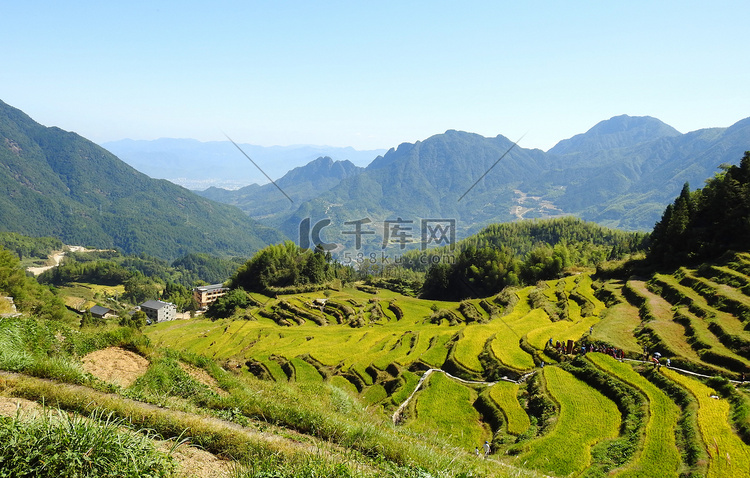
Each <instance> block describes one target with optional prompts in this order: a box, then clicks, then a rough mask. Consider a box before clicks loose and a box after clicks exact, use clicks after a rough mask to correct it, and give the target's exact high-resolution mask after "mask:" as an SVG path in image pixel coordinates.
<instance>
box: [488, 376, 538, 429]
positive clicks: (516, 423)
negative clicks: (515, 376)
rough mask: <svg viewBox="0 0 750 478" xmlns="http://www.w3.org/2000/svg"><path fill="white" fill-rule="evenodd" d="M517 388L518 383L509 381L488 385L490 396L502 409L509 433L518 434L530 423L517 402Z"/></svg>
mask: <svg viewBox="0 0 750 478" xmlns="http://www.w3.org/2000/svg"><path fill="white" fill-rule="evenodd" d="M518 389H519V386H518V384H517V383H511V382H497V383H496V384H495V385H493V386H492V387H490V398H491V399H492V401H493V402H495V404H496V405H497V407H498V408H499V409H500V410H502V411H503V415H504V416H505V422H506V424H507V431H508V433H510V434H511V435H520V434H521V433H523V432H525V431H526V430H527V429H528V428H529V426H530V425H531V423H530V421H529V416H528V415H527V414H526V411H525V410H524V409H523V408H521V404H520V403H518Z"/></svg>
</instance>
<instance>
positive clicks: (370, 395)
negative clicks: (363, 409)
mask: <svg viewBox="0 0 750 478" xmlns="http://www.w3.org/2000/svg"><path fill="white" fill-rule="evenodd" d="M386 398H388V392H386V391H385V388H383V386H382V385H380V384H379V383H376V384H375V385H372V386H370V387H367V390H365V391H364V392H363V393H362V400H364V402H365V403H367V404H368V405H375V404H378V403H380V402H382V401H383V400H385V399H386Z"/></svg>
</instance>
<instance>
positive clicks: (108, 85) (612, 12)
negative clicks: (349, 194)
mask: <svg viewBox="0 0 750 478" xmlns="http://www.w3.org/2000/svg"><path fill="white" fill-rule="evenodd" d="M4 3H5V4H4V5H3V6H2V9H1V11H2V14H1V17H2V20H1V24H2V27H1V28H0V54H2V56H1V57H0V61H2V67H0V99H1V100H3V101H5V102H6V103H9V104H11V105H12V106H15V107H17V108H20V109H22V110H23V111H25V112H26V113H28V114H29V115H30V116H32V118H34V119H35V120H37V121H39V122H41V123H43V124H45V125H48V126H52V125H54V126H59V127H61V128H63V129H66V130H72V131H75V132H77V133H79V134H81V135H83V136H85V137H87V138H89V139H91V140H94V141H97V142H104V141H111V140H117V139H122V138H133V139H156V138H160V137H176V138H195V139H199V140H202V141H210V140H223V139H225V138H224V136H223V134H222V132H226V133H227V134H229V135H230V136H231V137H232V138H233V139H235V140H236V141H240V142H244V143H252V144H259V145H265V146H270V145H276V144H278V145H291V144H321V145H322V144H327V145H332V146H353V147H355V148H357V149H371V148H389V147H392V146H397V145H398V144H400V143H402V142H413V141H416V140H420V139H424V138H427V137H429V136H431V135H433V134H437V133H442V132H444V131H445V130H447V129H458V130H464V131H471V132H475V133H479V134H482V135H485V136H495V135H497V134H502V135H504V136H507V137H509V138H510V139H512V140H515V139H518V138H519V137H520V136H521V135H523V134H524V133H526V136H525V137H524V139H523V141H522V142H521V146H523V147H527V148H529V147H537V148H541V149H544V150H546V149H549V148H550V147H552V146H553V145H554V144H555V143H556V142H557V141H559V140H561V139H564V138H568V137H570V136H572V135H574V134H577V133H582V132H584V131H586V130H587V129H589V128H590V127H591V126H593V125H594V124H596V123H597V122H599V121H601V120H603V119H607V118H610V117H612V116H615V115H620V114H630V115H649V116H654V117H657V118H659V119H661V120H662V121H664V122H666V123H668V124H670V125H672V126H674V127H675V128H677V129H678V130H680V131H682V132H687V131H692V130H696V129H700V128H706V127H713V126H729V125H731V124H733V123H734V122H736V121H738V120H740V119H743V118H745V117H748V116H750V87H749V85H750V61H748V59H749V57H750V55H749V54H748V40H747V25H748V20H750V2H747V1H736V2H712V3H713V5H709V2H705V1H702V2H692V1H680V2H676V1H631V2H540V1H529V2H520V1H516V2H491V1H487V2H483V1H464V2H455V1H454V2H443V1H431V2H415V1H404V0H402V1H398V2H389V1H384V2H309V1H308V2H302V1H278V2H254V1H244V2H239V1H237V2H231V1H225V2H222V1H219V2H213V4H211V5H208V3H207V2H205V3H204V2H187V1H186V2H138V1H132V2H120V3H117V4H116V3H115V2H77V1H74V0H72V1H68V2H52V1H49V2H38V1H33V0H31V1H26V2H4Z"/></svg>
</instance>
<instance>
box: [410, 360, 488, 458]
mask: <svg viewBox="0 0 750 478" xmlns="http://www.w3.org/2000/svg"><path fill="white" fill-rule="evenodd" d="M476 398H477V393H476V392H475V391H474V390H473V389H471V388H469V387H467V386H465V385H462V384H460V383H458V382H456V381H454V380H451V379H450V378H448V377H446V376H445V375H444V374H442V373H433V374H432V375H430V377H429V378H428V379H427V383H426V386H425V388H424V389H422V390H420V392H418V393H417V396H416V418H412V419H410V420H408V422H407V425H406V426H407V427H408V428H409V429H411V430H414V431H418V432H420V433H422V434H426V435H432V434H434V435H438V436H441V437H443V438H445V439H446V440H447V441H449V442H450V443H452V444H453V445H455V446H458V447H461V448H463V449H464V450H466V451H471V450H474V447H476V446H480V445H481V444H482V443H484V441H485V440H489V439H490V438H491V436H490V431H489V428H488V427H487V425H485V424H484V423H482V422H481V420H480V418H481V417H480V415H479V412H477V410H476V409H475V408H474V406H473V403H474V401H475V400H476ZM480 448H481V446H480Z"/></svg>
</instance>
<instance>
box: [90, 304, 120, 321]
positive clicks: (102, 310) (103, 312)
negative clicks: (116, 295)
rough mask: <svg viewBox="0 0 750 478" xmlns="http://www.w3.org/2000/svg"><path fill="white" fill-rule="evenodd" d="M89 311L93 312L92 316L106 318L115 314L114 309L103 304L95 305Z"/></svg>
mask: <svg viewBox="0 0 750 478" xmlns="http://www.w3.org/2000/svg"><path fill="white" fill-rule="evenodd" d="M89 312H90V313H91V316H92V317H97V318H99V319H106V318H107V317H111V316H113V315H114V311H113V310H112V309H110V308H107V307H102V306H101V305H95V306H93V307H91V308H90V309H89Z"/></svg>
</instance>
